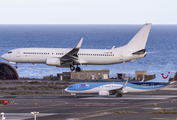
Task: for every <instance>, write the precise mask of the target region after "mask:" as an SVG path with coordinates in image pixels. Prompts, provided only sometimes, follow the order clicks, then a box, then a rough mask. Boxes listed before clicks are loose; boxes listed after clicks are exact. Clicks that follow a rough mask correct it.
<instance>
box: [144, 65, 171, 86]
mask: <svg viewBox="0 0 177 120" xmlns="http://www.w3.org/2000/svg"><path fill="white" fill-rule="evenodd" d="M172 65H173V63H172V62H169V63H168V64H167V65H166V66H165V68H164V69H163V70H162V71H161V73H160V74H158V75H157V77H156V78H155V79H153V80H149V81H147V82H169V78H170V73H171V68H172Z"/></svg>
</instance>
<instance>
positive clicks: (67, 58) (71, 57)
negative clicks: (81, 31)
mask: <svg viewBox="0 0 177 120" xmlns="http://www.w3.org/2000/svg"><path fill="white" fill-rule="evenodd" d="M82 41H83V38H81V40H80V41H79V43H78V44H77V45H76V47H75V48H73V49H72V50H71V51H69V52H68V53H66V54H65V55H64V56H62V57H61V58H60V59H61V60H62V61H63V62H75V63H78V61H80V60H79V59H78V55H77V53H78V52H79V49H80V47H81V45H82Z"/></svg>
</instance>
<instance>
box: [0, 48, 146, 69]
mask: <svg viewBox="0 0 177 120" xmlns="http://www.w3.org/2000/svg"><path fill="white" fill-rule="evenodd" d="M69 51H71V49H67V48H19V49H14V50H10V51H9V52H8V53H6V54H4V55H2V58H3V59H5V60H7V61H9V62H11V63H46V59H47V58H61V57H62V56H63V55H65V54H67V53H68V52H69ZM77 55H78V58H79V59H80V60H84V62H83V64H88V65H105V64H116V63H122V62H126V61H131V60H136V59H138V58H142V57H144V56H145V55H146V53H144V54H140V55H133V54H132V51H125V50H122V51H120V50H116V49H109V50H106V49H80V50H79V52H78V54H77ZM75 64H77V63H75ZM78 65H79V64H78ZM60 66H61V67H62V65H58V67H60ZM68 67H69V66H68Z"/></svg>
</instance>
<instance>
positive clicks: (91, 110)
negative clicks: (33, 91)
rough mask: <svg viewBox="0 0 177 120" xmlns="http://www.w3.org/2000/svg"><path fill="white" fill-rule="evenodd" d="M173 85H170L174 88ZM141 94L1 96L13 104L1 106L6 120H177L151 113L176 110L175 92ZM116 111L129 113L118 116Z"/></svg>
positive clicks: (171, 116) (168, 115)
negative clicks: (33, 113) (37, 113)
mask: <svg viewBox="0 0 177 120" xmlns="http://www.w3.org/2000/svg"><path fill="white" fill-rule="evenodd" d="M175 87H176V86H171V88H175ZM169 89H170V88H168V90H158V91H155V92H147V93H141V94H137V93H136V94H125V95H123V97H122V98H116V97H115V96H107V97H101V96H98V95H92V96H89V95H80V96H77V97H76V98H75V97H74V96H69V95H63V96H36V95H31V96H28V95H24V96H0V100H9V101H10V102H12V104H9V105H0V112H4V113H5V117H6V119H7V120H24V119H25V120H34V118H33V115H32V114H31V112H34V111H36V112H39V115H38V116H37V120H108V119H111V120H114V119H121V120H129V119H131V120H134V119H143V120H151V119H152V120H176V118H177V115H176V114H150V113H149V112H153V111H155V110H158V109H165V110H166V111H177V101H176V99H177V94H176V93H177V92H176V91H175V90H174V89H171V90H169ZM116 111H131V113H123V114H117V113H115V112H116Z"/></svg>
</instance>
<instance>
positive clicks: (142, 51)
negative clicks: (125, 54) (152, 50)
mask: <svg viewBox="0 0 177 120" xmlns="http://www.w3.org/2000/svg"><path fill="white" fill-rule="evenodd" d="M145 52H146V49H142V50H139V51H136V52H134V53H132V54H133V55H141V54H144V53H145Z"/></svg>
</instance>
